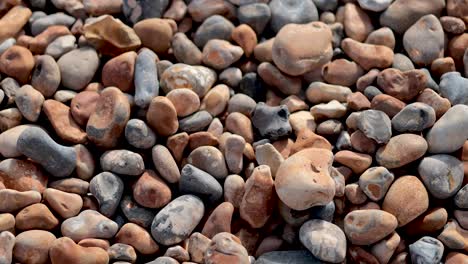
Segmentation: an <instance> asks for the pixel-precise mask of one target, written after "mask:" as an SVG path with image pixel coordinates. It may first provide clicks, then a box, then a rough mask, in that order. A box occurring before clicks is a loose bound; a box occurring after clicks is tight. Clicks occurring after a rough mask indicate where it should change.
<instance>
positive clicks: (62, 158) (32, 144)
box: [16, 127, 77, 177]
mask: <svg viewBox="0 0 468 264" xmlns="http://www.w3.org/2000/svg"><path fill="white" fill-rule="evenodd" d="M16 147H17V149H18V151H19V152H21V153H22V154H23V155H25V156H26V157H28V158H30V159H32V160H33V161H35V162H37V163H39V164H41V165H42V167H44V169H46V170H47V171H48V172H49V173H50V174H52V175H53V176H55V177H66V176H69V175H70V174H71V173H72V172H73V170H74V169H75V167H76V160H77V157H76V151H75V148H73V147H65V146H62V145H60V144H58V143H56V142H55V141H54V140H53V139H52V138H51V137H50V136H49V135H48V134H47V133H46V132H45V131H44V130H43V129H41V128H38V127H28V128H27V129H25V130H24V131H23V132H22V133H21V135H20V136H19V138H18V141H17V146H16ZM44 153H47V155H44Z"/></svg>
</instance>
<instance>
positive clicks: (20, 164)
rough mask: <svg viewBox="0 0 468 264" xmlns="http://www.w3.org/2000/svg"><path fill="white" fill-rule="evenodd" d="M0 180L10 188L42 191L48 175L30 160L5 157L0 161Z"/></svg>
mask: <svg viewBox="0 0 468 264" xmlns="http://www.w3.org/2000/svg"><path fill="white" fill-rule="evenodd" d="M0 181H1V182H2V183H3V185H4V186H5V187H6V188H8V189H14V190H17V191H21V192H22V191H38V192H40V193H42V192H43V191H44V189H45V188H46V185H47V181H48V176H47V174H46V173H44V171H43V170H42V169H41V168H40V167H39V166H38V165H36V164H35V163H33V162H30V161H29V160H19V159H5V160H3V161H1V162H0Z"/></svg>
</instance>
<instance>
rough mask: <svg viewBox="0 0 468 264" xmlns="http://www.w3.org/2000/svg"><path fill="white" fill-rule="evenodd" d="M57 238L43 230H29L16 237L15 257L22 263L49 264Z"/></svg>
mask: <svg viewBox="0 0 468 264" xmlns="http://www.w3.org/2000/svg"><path fill="white" fill-rule="evenodd" d="M55 240H56V237H55V236H54V235H53V234H52V233H50V232H48V231H43V230H29V231H25V232H22V233H21V234H19V235H17V236H16V239H15V247H14V249H13V257H14V259H15V260H16V261H20V262H21V263H47V261H48V259H49V249H50V248H51V247H52V246H53V245H54V243H55Z"/></svg>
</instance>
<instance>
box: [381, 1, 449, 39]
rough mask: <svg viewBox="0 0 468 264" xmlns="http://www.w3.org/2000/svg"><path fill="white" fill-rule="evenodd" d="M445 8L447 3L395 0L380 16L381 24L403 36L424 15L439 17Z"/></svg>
mask: <svg viewBox="0 0 468 264" xmlns="http://www.w3.org/2000/svg"><path fill="white" fill-rule="evenodd" d="M444 7H445V1H443V0H436V1H431V2H419V1H418V0H395V1H393V3H392V4H391V5H390V6H389V7H388V8H387V9H386V10H385V11H384V12H383V13H382V14H381V15H380V24H381V25H383V26H387V27H389V28H391V29H392V30H393V31H395V32H396V33H398V34H403V33H404V32H405V31H406V30H407V29H408V28H409V27H410V26H411V25H413V24H414V23H415V22H416V21H417V20H418V19H419V18H421V17H422V16H424V15H428V14H434V15H436V16H437V17H438V16H439V14H440V13H441V11H442V10H443V9H444Z"/></svg>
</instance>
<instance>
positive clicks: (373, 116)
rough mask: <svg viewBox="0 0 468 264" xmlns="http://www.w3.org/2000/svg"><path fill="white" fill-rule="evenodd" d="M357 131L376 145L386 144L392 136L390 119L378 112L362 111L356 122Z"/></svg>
mask: <svg viewBox="0 0 468 264" xmlns="http://www.w3.org/2000/svg"><path fill="white" fill-rule="evenodd" d="M357 126H358V128H359V130H360V131H361V132H362V133H364V135H366V137H368V138H370V139H373V140H375V141H376V142H377V143H380V144H382V143H387V142H388V141H389V140H390V138H391V136H392V125H391V121H390V118H388V116H387V115H386V114H385V113H384V112H382V111H379V110H366V111H363V112H362V113H361V114H360V115H359V117H358V120H357Z"/></svg>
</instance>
